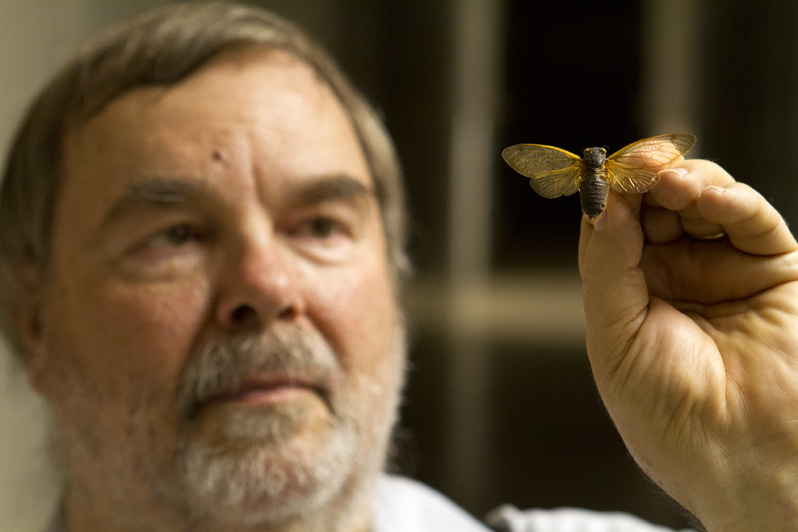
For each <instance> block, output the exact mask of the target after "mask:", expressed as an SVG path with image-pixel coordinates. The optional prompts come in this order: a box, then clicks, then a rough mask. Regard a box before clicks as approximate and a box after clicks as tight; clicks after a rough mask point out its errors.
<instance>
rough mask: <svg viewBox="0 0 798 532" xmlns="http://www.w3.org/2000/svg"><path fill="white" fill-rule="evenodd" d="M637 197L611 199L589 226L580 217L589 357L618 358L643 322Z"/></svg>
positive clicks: (644, 301) (644, 305)
mask: <svg viewBox="0 0 798 532" xmlns="http://www.w3.org/2000/svg"><path fill="white" fill-rule="evenodd" d="M639 209H640V196H637V195H635V196H620V195H617V194H610V197H609V198H608V202H607V208H606V210H605V211H604V214H603V215H602V216H601V217H600V218H599V219H598V220H596V223H595V225H593V224H591V223H590V222H589V221H588V220H587V217H583V218H582V227H581V234H580V238H579V273H580V275H581V276H582V295H583V301H584V309H585V323H586V333H587V347H588V355H590V356H591V361H592V362H593V363H594V365H595V362H596V361H594V360H593V357H594V353H595V352H609V353H618V354H621V353H623V352H625V351H626V350H625V349H617V348H618V347H619V346H620V345H626V344H628V342H629V341H630V340H631V339H632V338H633V337H634V335H635V333H636V332H637V330H638V329H639V328H640V325H641V323H642V321H643V319H644V318H645V314H646V310H647V308H648V302H649V296H648V289H647V287H646V280H645V276H644V275H643V272H642V270H641V269H640V267H639V265H640V259H641V257H642V253H643V242H644V237H643V230H642V228H641V227H640V223H639V221H638V219H637V213H638V212H639Z"/></svg>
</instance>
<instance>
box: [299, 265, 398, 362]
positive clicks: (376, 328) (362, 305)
mask: <svg viewBox="0 0 798 532" xmlns="http://www.w3.org/2000/svg"><path fill="white" fill-rule="evenodd" d="M342 270H343V271H339V272H328V273H329V275H324V276H318V277H317V278H316V279H315V280H314V281H313V284H311V285H310V286H311V288H310V291H311V294H309V295H308V297H307V300H308V315H309V318H310V319H311V320H312V321H313V324H314V325H315V326H316V327H318V328H319V330H320V332H321V333H322V334H323V335H324V337H325V338H326V339H327V341H328V342H330V343H331V345H332V347H333V348H334V349H335V351H336V353H338V356H339V357H340V358H341V363H342V365H343V366H344V367H345V368H348V369H349V370H350V371H351V372H356V373H370V374H374V373H377V372H378V371H379V366H381V365H382V364H383V363H384V362H386V360H387V359H388V358H389V357H390V356H391V354H392V353H393V352H394V346H395V342H396V338H395V337H396V334H395V333H396V330H397V325H398V323H399V319H400V318H399V310H398V307H397V305H396V301H395V297H394V291H393V287H392V284H391V281H390V276H389V275H388V270H387V267H386V265H385V263H384V261H382V260H378V259H373V260H370V261H364V262H361V263H360V264H359V267H358V268H356V269H351V270H350V269H345V268H342Z"/></svg>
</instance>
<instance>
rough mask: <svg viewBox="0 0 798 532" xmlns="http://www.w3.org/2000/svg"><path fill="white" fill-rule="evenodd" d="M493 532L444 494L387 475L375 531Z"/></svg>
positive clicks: (382, 482) (379, 495) (382, 480)
mask: <svg viewBox="0 0 798 532" xmlns="http://www.w3.org/2000/svg"><path fill="white" fill-rule="evenodd" d="M441 530H453V531H454V530H456V531H458V532H489V529H488V528H486V527H485V525H483V524H482V523H480V522H479V521H477V520H476V519H475V518H474V517H472V516H471V515H469V514H468V513H466V512H465V511H464V510H463V509H462V508H460V507H459V506H457V505H456V504H455V503H453V502H452V501H451V500H449V499H447V498H446V497H445V496H443V495H442V494H441V493H439V492H437V491H435V490H434V489H432V488H430V487H428V486H425V485H424V484H421V483H419V482H416V481H414V480H410V479H408V478H404V477H398V476H390V475H385V476H383V477H381V478H380V480H379V481H378V484H377V491H376V494H375V500H374V531H375V532H440V531H441Z"/></svg>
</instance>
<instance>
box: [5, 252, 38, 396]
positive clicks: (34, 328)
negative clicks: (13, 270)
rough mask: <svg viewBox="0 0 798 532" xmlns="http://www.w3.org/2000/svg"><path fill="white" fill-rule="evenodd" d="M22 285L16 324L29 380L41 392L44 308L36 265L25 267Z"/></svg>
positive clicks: (16, 306) (15, 316)
mask: <svg viewBox="0 0 798 532" xmlns="http://www.w3.org/2000/svg"><path fill="white" fill-rule="evenodd" d="M21 281H22V282H21V285H22V286H21V287H20V290H19V293H18V297H17V298H16V304H15V305H14V316H13V317H14V323H15V325H16V327H17V331H19V335H20V339H21V340H22V345H21V346H20V347H21V348H22V349H24V351H25V357H26V361H27V370H28V381H29V382H30V384H31V387H32V388H33V389H34V390H36V391H37V392H39V393H42V392H43V388H42V368H43V367H44V350H43V347H42V327H41V308H42V305H41V303H42V291H43V283H42V277H41V274H40V272H39V269H38V268H37V267H36V266H34V265H33V264H28V265H26V266H24V267H23V268H22V275H21Z"/></svg>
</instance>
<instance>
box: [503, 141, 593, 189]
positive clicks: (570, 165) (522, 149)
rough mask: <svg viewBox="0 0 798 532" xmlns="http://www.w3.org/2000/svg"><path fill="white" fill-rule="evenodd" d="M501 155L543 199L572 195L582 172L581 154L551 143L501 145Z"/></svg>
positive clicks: (583, 168) (583, 167)
mask: <svg viewBox="0 0 798 532" xmlns="http://www.w3.org/2000/svg"><path fill="white" fill-rule="evenodd" d="M502 157H503V158H504V160H505V161H506V162H507V164H509V165H510V167H511V168H512V169H513V170H515V171H516V172H518V173H519V174H521V175H523V176H526V177H528V178H529V179H530V181H529V184H530V185H532V188H533V189H534V190H535V192H537V193H538V194H540V195H541V196H543V197H544V198H557V197H559V196H570V195H571V194H575V193H576V192H577V191H578V190H579V182H580V181H581V179H582V176H583V175H584V173H585V165H584V163H583V162H582V159H581V157H579V156H577V155H574V154H573V153H571V152H569V151H567V150H563V149H560V148H555V147H554V146H544V145H542V144H516V145H514V146H510V147H507V148H505V149H504V150H503V151H502Z"/></svg>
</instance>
